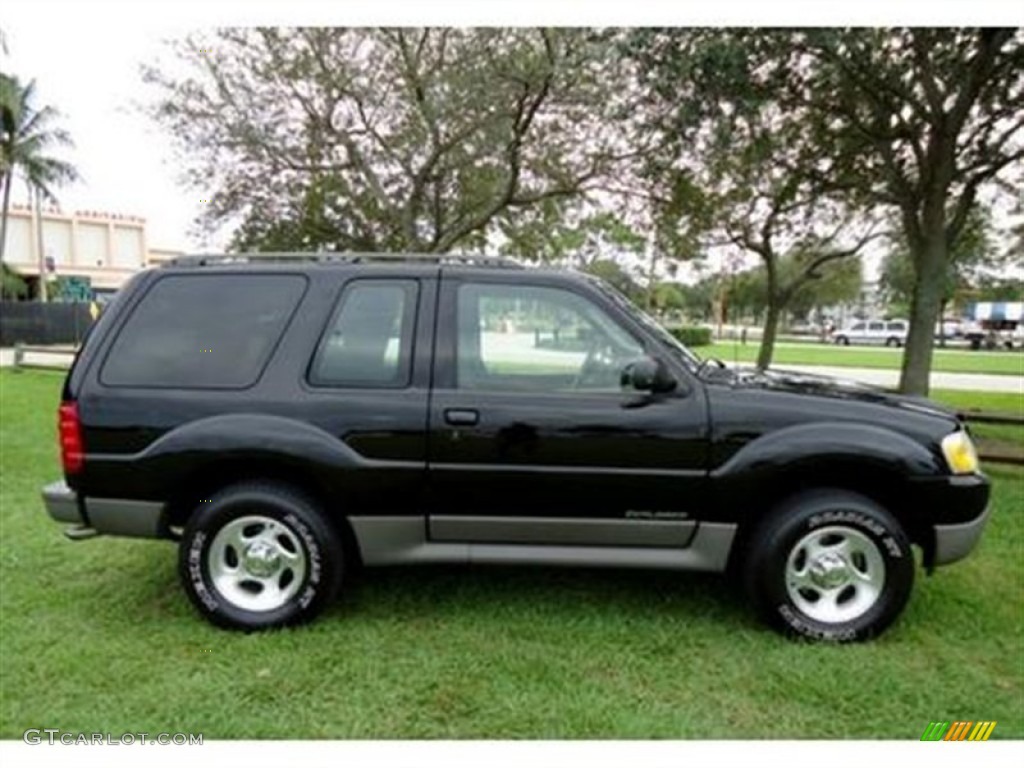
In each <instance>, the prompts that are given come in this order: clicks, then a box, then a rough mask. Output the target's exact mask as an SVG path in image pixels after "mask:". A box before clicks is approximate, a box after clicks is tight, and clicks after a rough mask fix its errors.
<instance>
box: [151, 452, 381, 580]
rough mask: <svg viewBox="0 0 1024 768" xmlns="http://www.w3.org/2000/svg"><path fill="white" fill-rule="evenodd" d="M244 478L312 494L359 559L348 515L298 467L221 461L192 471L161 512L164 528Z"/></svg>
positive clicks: (182, 521)
mask: <svg viewBox="0 0 1024 768" xmlns="http://www.w3.org/2000/svg"><path fill="white" fill-rule="evenodd" d="M246 481H259V482H270V483H280V484H282V485H287V486H290V487H292V488H295V489H296V490H298V491H300V492H302V493H304V494H306V495H307V496H310V497H312V499H313V500H314V501H315V502H316V503H317V504H318V505H319V506H320V508H321V509H323V510H324V512H325V515H324V517H325V518H326V520H327V522H328V523H330V524H331V525H333V526H334V527H335V529H336V530H337V531H338V533H339V534H340V535H341V539H342V543H343V545H344V547H345V554H346V555H348V556H349V557H351V558H354V559H355V560H356V561H361V553H360V551H359V545H358V542H357V541H356V537H355V533H354V532H353V530H352V526H351V524H350V523H349V521H348V518H347V517H345V515H343V514H339V513H338V512H337V510H335V509H332V506H333V505H332V503H331V494H329V493H328V491H327V489H326V488H325V487H324V485H323V483H322V482H320V480H319V479H318V478H317V476H316V475H315V474H314V473H312V472H310V471H308V470H305V469H303V468H301V467H298V466H294V465H289V464H278V463H275V462H269V461H267V462H259V461H237V462H236V461H220V462H213V463H211V464H207V465H204V466H202V467H200V468H199V469H197V470H195V471H194V472H193V473H192V474H191V475H189V476H188V477H187V478H186V479H185V480H184V481H183V482H182V483H181V484H180V486H179V487H180V488H181V489H182V490H181V491H179V492H177V493H175V494H174V495H173V496H172V497H171V499H170V501H169V502H168V504H167V507H166V509H165V511H164V528H165V529H169V528H171V527H177V526H184V525H185V524H186V523H187V522H188V519H189V517H190V516H191V515H192V513H193V512H194V511H195V510H196V507H197V503H198V500H199V499H206V498H210V497H211V496H213V494H215V493H216V492H217V491H219V490H220V489H221V488H226V487H227V486H229V485H235V484H236V483H241V482H246Z"/></svg>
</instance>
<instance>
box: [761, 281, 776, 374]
mask: <svg viewBox="0 0 1024 768" xmlns="http://www.w3.org/2000/svg"><path fill="white" fill-rule="evenodd" d="M781 315H782V306H781V305H780V303H779V301H778V299H777V298H776V297H774V296H773V297H772V299H771V301H769V302H768V312H767V314H766V315H765V318H764V330H763V331H762V332H761V333H762V335H761V347H760V349H758V350H757V369H758V370H759V371H763V370H764V369H765V368H767V367H768V366H769V365H771V364H772V354H773V353H774V352H775V334H776V332H777V331H778V329H779V317H780V316H781Z"/></svg>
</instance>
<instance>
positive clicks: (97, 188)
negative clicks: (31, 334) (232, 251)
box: [0, 0, 1021, 250]
mask: <svg viewBox="0 0 1024 768" xmlns="http://www.w3.org/2000/svg"><path fill="white" fill-rule="evenodd" d="M689 5H696V6H697V7H693V8H689V7H687V8H686V9H685V10H680V6H689ZM893 5H894V4H893V3H891V0H859V2H858V3H857V4H856V7H855V8H852V9H851V8H846V9H838V10H837V9H836V8H835V7H834V6H835V4H832V3H825V2H820V1H819V0H785V1H784V2H778V1H777V2H773V3H761V2H757V1H756V0H753V1H750V0H748V1H747V2H739V1H737V2H732V1H730V0H719V1H718V2H716V3H694V4H691V3H682V2H655V0H650V1H649V2H643V1H642V0H641V1H640V2H637V1H634V2H632V3H628V4H624V3H621V2H616V3H603V2H595V0H559V2H558V3H552V2H550V0H548V1H545V0H487V2H483V1H482V0H475V1H471V0H463V1H462V2H459V0H433V1H432V2H417V1H416V0H406V1H405V2H400V1H399V0H374V2H372V3H368V2H367V3H354V2H343V1H342V0H334V1H333V2H316V1H314V0H291V1H290V2H279V1H277V2H269V1H267V0H205V1H203V2H197V0H179V1H178V2H176V3H175V2H164V1H163V0H138V1H137V2H128V1H127V0H124V1H122V2H116V1H112V0H104V1H102V2H98V1H97V2H91V1H88V0H78V1H77V2H71V1H69V0H65V1H64V2H58V1H57V0H4V5H3V10H2V11H0V29H2V30H3V32H4V34H5V36H6V38H7V46H8V55H7V56H3V55H2V54H0V69H2V70H3V71H9V72H12V73H14V74H16V75H18V76H19V77H20V78H22V79H23V80H28V79H33V78H34V79H35V80H36V82H37V88H38V98H39V103H40V104H52V105H54V106H56V107H57V108H59V109H60V110H61V112H62V113H63V115H64V117H63V120H62V125H63V126H64V127H65V128H67V129H68V131H69V132H70V133H71V135H72V137H73V139H74V141H75V147H74V149H73V150H71V151H70V152H69V153H67V157H68V159H69V160H71V161H73V162H74V164H75V165H76V166H77V168H78V169H79V171H80V173H81V175H82V177H83V179H82V181H81V182H79V183H76V184H74V185H72V186H69V187H67V188H65V189H63V190H61V191H60V192H59V198H60V201H61V207H62V208H63V209H64V210H69V211H73V210H77V209H90V210H105V211H114V212H118V213H125V214H134V215H138V216H143V217H145V218H146V220H147V236H148V240H149V246H150V247H151V248H176V249H186V250H196V249H199V248H202V247H214V248H215V247H218V246H220V245H222V243H201V242H198V241H195V240H193V239H191V238H190V237H189V232H190V230H191V229H192V227H191V223H192V221H193V219H194V217H195V215H196V213H197V212H198V208H199V205H200V203H199V198H200V197H201V195H200V194H198V193H197V192H195V191H190V190H189V189H187V188H185V187H182V186H179V184H178V183H177V173H176V169H175V165H174V161H173V155H172V152H171V149H170V145H169V140H168V138H167V137H166V136H165V135H163V134H162V133H161V132H160V131H159V130H158V129H157V128H156V127H155V126H154V125H153V124H152V123H151V121H150V120H149V119H148V118H147V117H146V116H145V115H143V114H141V112H140V111H139V110H138V108H137V107H136V105H138V104H139V103H141V102H143V101H146V100H147V99H148V96H147V94H148V89H147V88H146V87H145V86H144V85H143V83H142V82H141V77H140V74H139V65H140V63H142V62H148V61H151V60H152V59H153V57H154V56H156V55H158V54H160V52H161V49H162V46H161V41H162V40H164V39H167V38H171V37H176V36H178V35H181V34H183V33H185V32H187V31H189V30H191V29H197V28H203V27H209V26H214V25H240V24H255V23H269V24H351V25H360V24H363V25H365V24H385V23H391V24H417V23H433V24H450V25H468V24H541V23H549V24H550V23H562V24H577V25H616V24H622V25H629V24H632V25H641V24H659V23H660V24H665V23H674V24H689V25H702V24H721V23H732V24H738V23H739V24H758V23H760V24H769V23H770V24H776V25H777V24H785V23H819V24H843V23H873V24H881V23H898V22H902V23H907V22H911V23H931V24H935V23H940V22H945V23H971V22H972V21H973V22H974V23H976V22H977V21H979V20H981V18H982V15H983V18H984V20H985V21H986V22H987V23H996V22H999V21H1004V22H1005V21H1011V20H1016V21H1017V22H1018V23H1019V22H1020V21H1021V14H1020V11H1019V10H1015V9H1016V8H1018V6H1017V5H1016V4H1015V3H1012V2H1005V3H1004V2H1002V0H987V1H982V2H972V3H963V2H959V0H932V1H931V2H929V3H927V4H925V3H907V4H905V5H907V6H910V7H908V8H901V9H899V13H897V12H896V10H894V9H893V7H892V6H893ZM837 12H838V13H842V14H844V15H843V16H838V15H836V14H837ZM979 14H981V15H979ZM162 58H163V59H165V60H167V59H168V57H167V56H166V55H164V56H162ZM13 199H14V201H15V202H24V199H25V190H24V188H23V187H21V188H16V189H15V190H14V197H13Z"/></svg>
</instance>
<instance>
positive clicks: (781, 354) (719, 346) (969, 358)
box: [695, 341, 1024, 376]
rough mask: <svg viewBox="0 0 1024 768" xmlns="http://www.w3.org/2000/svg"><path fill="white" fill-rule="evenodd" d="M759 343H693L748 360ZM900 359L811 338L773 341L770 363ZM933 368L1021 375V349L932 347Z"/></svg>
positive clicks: (857, 363)
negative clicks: (776, 342)
mask: <svg viewBox="0 0 1024 768" xmlns="http://www.w3.org/2000/svg"><path fill="white" fill-rule="evenodd" d="M758 346H759V343H758V342H757V341H749V342H747V344H746V345H743V344H739V343H734V342H731V341H718V342H715V343H713V344H711V345H709V346H704V347H697V348H696V349H695V351H696V352H697V353H698V354H699V355H700V356H701V357H709V356H710V357H717V358H719V359H721V360H725V361H728V362H732V361H734V360H737V361H739V362H741V363H752V362H754V361H755V360H757V350H758ZM902 361H903V349H895V348H886V347H856V346H850V347H837V346H835V345H833V344H820V343H815V342H808V343H796V342H780V343H778V344H776V345H775V350H774V354H773V356H772V365H774V366H786V365H827V366H840V367H844V368H889V369H892V370H897V369H899V367H900V363H901V362H902ZM932 370H933V371H942V372H947V373H993V374H1005V375H1017V376H1024V352H1022V351H1021V350H1011V351H1006V350H976V351H975V350H969V349H936V350H935V357H934V361H933V364H932Z"/></svg>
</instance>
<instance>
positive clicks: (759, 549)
mask: <svg viewBox="0 0 1024 768" xmlns="http://www.w3.org/2000/svg"><path fill="white" fill-rule="evenodd" d="M913 582H914V557H913V552H912V550H911V548H910V542H909V540H908V539H907V536H906V534H905V533H904V531H903V529H902V527H901V526H900V524H899V522H898V521H897V520H896V519H895V518H894V517H893V516H892V515H891V514H890V513H889V512H887V511H886V510H885V509H883V508H882V507H880V506H879V505H878V504H876V503H875V502H873V501H871V500H870V499H867V498H865V497H863V496H860V495H859V494H855V493H851V492H848V491H842V490H838V489H825V490H818V491H809V492H805V493H802V494H799V495H797V496H794V497H793V498H791V499H789V500H788V501H786V502H784V503H783V504H782V505H780V506H779V507H778V508H777V509H776V510H775V511H773V512H772V513H771V515H769V517H768V518H767V519H766V520H765V522H764V523H763V524H762V525H761V527H760V528H759V529H758V530H757V531H756V532H755V535H754V536H753V537H752V538H751V545H750V549H749V551H748V558H747V563H746V569H745V583H746V588H747V594H748V595H749V597H750V599H751V601H752V602H753V604H754V607H755V608H756V609H757V610H758V612H759V613H760V614H761V615H762V616H763V617H764V618H765V619H766V620H767V621H768V622H769V623H770V624H772V625H773V626H774V627H776V628H778V629H780V630H782V631H784V632H787V633H790V634H795V635H799V636H803V637H807V638H811V639H815V640H832V641H838V642H849V641H856V640H866V639H868V638H870V637H873V636H875V635H877V634H879V633H881V632H882V631H883V630H884V629H885V628H886V627H888V626H889V625H890V624H891V623H892V622H893V621H894V620H895V619H896V617H897V616H898V615H899V614H900V612H901V611H902V610H903V607H904V606H905V605H906V602H907V599H908V598H909V596H910V590H911V587H912V586H913Z"/></svg>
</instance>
